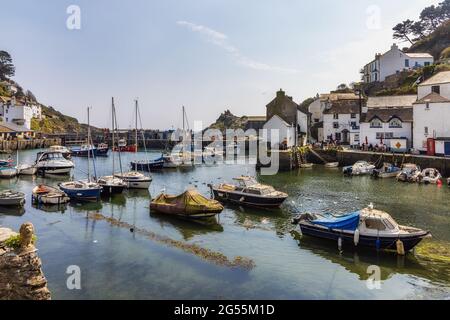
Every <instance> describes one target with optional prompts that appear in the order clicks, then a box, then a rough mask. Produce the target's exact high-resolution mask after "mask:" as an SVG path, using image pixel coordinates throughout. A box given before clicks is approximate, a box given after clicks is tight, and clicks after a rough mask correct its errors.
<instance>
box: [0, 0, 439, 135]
mask: <svg viewBox="0 0 450 320" xmlns="http://www.w3.org/2000/svg"><path fill="white" fill-rule="evenodd" d="M439 2H440V1H433V0H396V1H392V0H379V1H376V0H372V1H366V0H362V1H361V0H358V1H356V0H352V1H350V0H340V1H331V0H327V1H325V0H315V1H306V0H304V1H300V0H296V1H295V0H259V1H257V0H178V1H175V0H164V1H163V0H160V1H150V0H129V1H119V0H81V1H76V0H71V1H65V0H58V1H54V0H39V1H35V0H14V1H2V4H1V11H2V12H1V19H0V50H7V51H8V52H10V54H11V55H12V56H13V59H14V63H15V65H16V69H17V70H16V76H15V78H14V79H15V80H16V81H17V82H19V83H20V84H21V85H22V86H23V87H24V88H25V89H30V90H31V91H32V92H33V93H34V94H35V95H36V96H37V97H38V99H39V100H40V101H41V102H43V103H45V104H49V105H52V106H54V107H55V108H56V109H58V110H60V111H62V112H63V113H65V114H68V115H71V116H75V117H77V118H78V119H79V120H80V121H82V122H85V121H86V111H85V109H86V107H87V106H88V105H89V106H92V107H93V111H92V123H93V124H94V125H96V126H100V127H106V126H109V115H110V100H111V97H112V96H114V97H115V99H116V105H117V108H118V113H119V116H120V117H119V124H120V126H121V127H123V128H127V127H130V125H131V124H132V110H133V99H135V98H136V97H139V101H140V105H141V113H142V116H143V122H144V126H145V127H149V128H159V129H166V128H171V127H172V126H174V127H179V126H181V121H182V118H181V106H182V105H184V106H186V110H187V114H188V117H189V120H190V122H191V126H192V121H193V120H202V121H203V122H204V124H205V125H209V124H210V123H211V122H213V121H214V120H215V119H216V118H217V117H218V115H219V114H220V113H221V112H222V111H223V110H225V109H230V110H231V111H232V112H233V113H235V114H237V115H264V114H265V105H266V104H267V103H268V102H270V101H271V100H272V99H273V97H274V95H275V92H276V91H277V90H278V89H279V88H283V89H284V90H286V91H287V93H288V94H289V95H292V96H293V97H294V99H295V101H297V102H301V101H302V100H304V99H305V98H307V97H309V96H314V95H315V94H316V93H322V92H327V91H329V90H332V89H334V88H335V87H336V86H337V85H338V84H340V83H343V82H344V83H350V82H352V81H357V80H359V78H360V75H359V70H360V69H361V67H362V66H363V65H364V64H365V63H367V62H369V60H371V59H372V58H373V57H374V55H375V53H376V52H384V51H387V50H388V49H389V47H390V46H391V45H392V43H393V42H394V41H393V40H392V27H393V26H394V25H395V24H396V23H397V22H400V21H402V20H404V19H406V18H412V19H416V18H417V17H418V15H419V13H420V11H421V9H422V8H424V7H425V6H428V5H430V4H437V3H439ZM70 5H78V6H79V8H80V9H81V15H80V18H81V29H79V30H77V29H76V30H70V29H68V28H67V26H66V20H67V18H68V17H69V14H67V13H66V11H67V8H68V7H69V6H70ZM404 45H406V44H401V46H404Z"/></svg>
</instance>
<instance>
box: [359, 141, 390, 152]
mask: <svg viewBox="0 0 450 320" xmlns="http://www.w3.org/2000/svg"><path fill="white" fill-rule="evenodd" d="M360 150H362V151H374V152H387V151H388V146H387V145H385V144H384V143H383V144H376V145H373V144H371V143H370V144H368V143H363V144H362V145H361V147H360Z"/></svg>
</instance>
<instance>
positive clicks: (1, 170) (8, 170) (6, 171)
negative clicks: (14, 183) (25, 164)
mask: <svg viewBox="0 0 450 320" xmlns="http://www.w3.org/2000/svg"><path fill="white" fill-rule="evenodd" d="M15 176H17V168H16V167H14V166H7V167H0V178H4V179H10V178H14V177H15Z"/></svg>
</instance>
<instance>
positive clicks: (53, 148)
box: [48, 146, 71, 160]
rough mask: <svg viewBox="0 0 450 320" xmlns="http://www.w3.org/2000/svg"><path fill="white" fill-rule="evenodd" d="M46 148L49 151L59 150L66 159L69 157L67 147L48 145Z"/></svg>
mask: <svg viewBox="0 0 450 320" xmlns="http://www.w3.org/2000/svg"><path fill="white" fill-rule="evenodd" d="M48 150H49V151H51V152H60V153H61V154H62V155H63V157H64V158H66V159H67V160H70V158H71V154H70V150H69V148H67V147H64V146H50V148H49V149H48Z"/></svg>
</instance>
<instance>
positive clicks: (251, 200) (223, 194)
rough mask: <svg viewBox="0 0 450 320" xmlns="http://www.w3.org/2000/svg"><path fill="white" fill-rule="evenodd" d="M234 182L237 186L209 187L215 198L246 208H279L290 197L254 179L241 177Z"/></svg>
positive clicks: (223, 184)
mask: <svg viewBox="0 0 450 320" xmlns="http://www.w3.org/2000/svg"><path fill="white" fill-rule="evenodd" d="M234 180H235V181H236V182H237V184H226V183H222V184H219V185H215V186H213V185H209V187H210V188H211V190H212V192H213V194H214V198H215V199H217V200H219V201H221V202H231V203H236V204H239V205H244V206H253V207H262V208H277V207H279V206H281V204H282V203H283V202H284V200H286V198H287V197H288V195H287V194H286V193H284V192H280V191H277V190H275V189H274V188H273V187H272V186H268V185H264V184H260V183H258V182H257V181H256V180H255V179H254V178H253V177H247V176H241V177H238V178H234Z"/></svg>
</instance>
